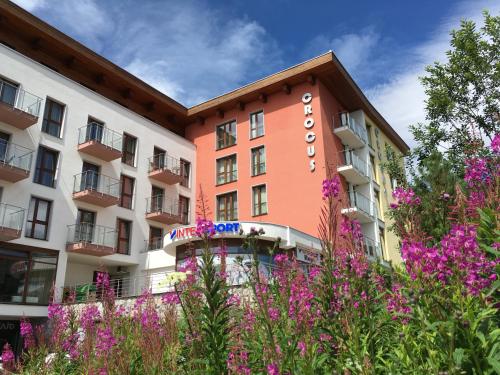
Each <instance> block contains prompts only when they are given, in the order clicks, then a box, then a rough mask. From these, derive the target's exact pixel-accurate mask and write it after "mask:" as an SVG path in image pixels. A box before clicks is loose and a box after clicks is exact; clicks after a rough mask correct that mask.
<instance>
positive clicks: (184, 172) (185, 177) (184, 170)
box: [181, 159, 191, 187]
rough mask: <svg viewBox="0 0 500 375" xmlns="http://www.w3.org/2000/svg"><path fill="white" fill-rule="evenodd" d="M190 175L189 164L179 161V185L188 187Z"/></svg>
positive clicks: (182, 160)
mask: <svg viewBox="0 0 500 375" xmlns="http://www.w3.org/2000/svg"><path fill="white" fill-rule="evenodd" d="M190 173H191V163H190V162H188V161H186V160H184V159H181V176H182V181H181V185H182V186H185V187H189V175H190Z"/></svg>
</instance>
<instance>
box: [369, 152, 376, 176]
mask: <svg viewBox="0 0 500 375" xmlns="http://www.w3.org/2000/svg"><path fill="white" fill-rule="evenodd" d="M370 168H371V173H372V179H373V180H375V181H377V168H376V167H375V157H374V156H373V155H370Z"/></svg>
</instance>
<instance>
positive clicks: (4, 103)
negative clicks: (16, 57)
mask: <svg viewBox="0 0 500 375" xmlns="http://www.w3.org/2000/svg"><path fill="white" fill-rule="evenodd" d="M41 103H42V99H41V98H39V97H38V96H36V95H33V94H30V93H29V92H27V91H24V90H23V89H21V88H19V87H17V86H15V85H12V84H10V83H7V82H5V81H1V80H0V119H1V121H2V122H5V123H6V124H9V125H11V126H14V127H16V128H18V129H26V128H28V127H30V126H31V125H34V124H36V123H37V121H38V115H39V114H40V106H41Z"/></svg>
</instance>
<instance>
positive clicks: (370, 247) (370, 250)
mask: <svg viewBox="0 0 500 375" xmlns="http://www.w3.org/2000/svg"><path fill="white" fill-rule="evenodd" d="M364 241H365V243H364V246H365V254H366V256H368V258H371V259H377V258H381V253H380V247H379V246H378V243H376V242H375V241H374V240H372V239H371V238H368V237H365V239H364Z"/></svg>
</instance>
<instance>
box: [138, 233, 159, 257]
mask: <svg viewBox="0 0 500 375" xmlns="http://www.w3.org/2000/svg"><path fill="white" fill-rule="evenodd" d="M160 249H163V237H154V238H151V239H150V240H146V241H145V246H144V250H143V251H141V252H142V253H147V252H148V251H153V250H160Z"/></svg>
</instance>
